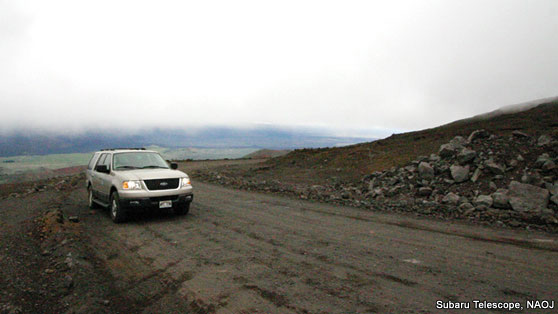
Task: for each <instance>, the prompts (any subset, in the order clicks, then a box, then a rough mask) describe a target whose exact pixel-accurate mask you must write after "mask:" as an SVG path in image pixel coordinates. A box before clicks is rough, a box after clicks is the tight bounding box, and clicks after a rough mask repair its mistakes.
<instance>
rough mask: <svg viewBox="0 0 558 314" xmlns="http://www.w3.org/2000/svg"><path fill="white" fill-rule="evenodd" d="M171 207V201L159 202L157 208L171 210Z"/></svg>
mask: <svg viewBox="0 0 558 314" xmlns="http://www.w3.org/2000/svg"><path fill="white" fill-rule="evenodd" d="M171 207H172V201H160V202H159V208H171Z"/></svg>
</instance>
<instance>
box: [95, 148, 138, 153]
mask: <svg viewBox="0 0 558 314" xmlns="http://www.w3.org/2000/svg"><path fill="white" fill-rule="evenodd" d="M107 150H145V147H119V148H103V149H101V151H102V152H104V151H107Z"/></svg>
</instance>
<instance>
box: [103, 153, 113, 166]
mask: <svg viewBox="0 0 558 314" xmlns="http://www.w3.org/2000/svg"><path fill="white" fill-rule="evenodd" d="M105 155H106V156H105V160H103V163H102V165H105V166H107V168H109V169H110V161H111V159H112V158H110V157H111V155H110V154H105Z"/></svg>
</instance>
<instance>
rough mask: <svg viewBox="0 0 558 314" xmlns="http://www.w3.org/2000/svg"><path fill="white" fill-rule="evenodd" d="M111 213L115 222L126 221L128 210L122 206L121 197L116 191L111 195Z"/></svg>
mask: <svg viewBox="0 0 558 314" xmlns="http://www.w3.org/2000/svg"><path fill="white" fill-rule="evenodd" d="M109 213H110V218H111V219H112V221H113V222H114V223H117V224H118V223H121V222H124V221H126V211H125V210H124V208H122V207H121V206H120V198H119V197H118V192H116V191H114V192H112V194H111V195H110V205H109Z"/></svg>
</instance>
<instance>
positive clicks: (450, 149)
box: [438, 136, 467, 158]
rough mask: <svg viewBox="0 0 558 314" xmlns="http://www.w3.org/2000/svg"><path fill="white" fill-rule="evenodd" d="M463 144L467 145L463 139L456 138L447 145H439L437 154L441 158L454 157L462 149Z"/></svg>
mask: <svg viewBox="0 0 558 314" xmlns="http://www.w3.org/2000/svg"><path fill="white" fill-rule="evenodd" d="M465 144H467V141H466V140H465V139H464V138H463V137H461V136H456V137H454V138H453V139H452V140H451V141H450V142H449V143H446V144H443V145H441V146H440V151H439V152H438V154H439V155H440V157H442V158H449V157H452V156H455V155H456V154H457V153H458V152H459V151H461V150H462V149H463V145H465Z"/></svg>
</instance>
